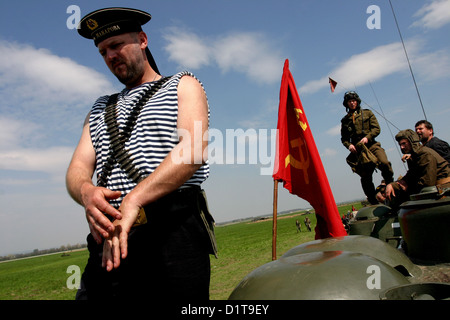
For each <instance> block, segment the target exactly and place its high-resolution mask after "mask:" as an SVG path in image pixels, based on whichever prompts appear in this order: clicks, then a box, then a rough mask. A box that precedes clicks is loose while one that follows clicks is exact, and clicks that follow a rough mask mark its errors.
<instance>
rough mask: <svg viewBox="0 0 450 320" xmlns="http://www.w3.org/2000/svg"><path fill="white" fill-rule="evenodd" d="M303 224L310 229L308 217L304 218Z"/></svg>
mask: <svg viewBox="0 0 450 320" xmlns="http://www.w3.org/2000/svg"><path fill="white" fill-rule="evenodd" d="M305 226H306V229H308V231H311V220H310V219H309V218H308V217H306V218H305Z"/></svg>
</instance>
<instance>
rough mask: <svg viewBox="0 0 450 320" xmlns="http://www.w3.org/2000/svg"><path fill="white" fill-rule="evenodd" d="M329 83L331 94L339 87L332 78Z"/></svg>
mask: <svg viewBox="0 0 450 320" xmlns="http://www.w3.org/2000/svg"><path fill="white" fill-rule="evenodd" d="M328 82H329V83H330V88H331V92H334V89H336V86H337V82H336V81H334V80H333V79H331V78H328Z"/></svg>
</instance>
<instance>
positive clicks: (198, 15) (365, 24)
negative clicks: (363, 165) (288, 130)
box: [0, 0, 450, 255]
mask: <svg viewBox="0 0 450 320" xmlns="http://www.w3.org/2000/svg"><path fill="white" fill-rule="evenodd" d="M391 1H392V5H393V7H394V9H395V13H396V17H397V20H398V24H399V27H400V30H401V34H402V36H403V40H404V44H405V48H406V51H407V54H408V58H409V61H410V63H411V69H410V68H409V66H408V62H407V58H406V55H405V51H404V48H403V46H402V42H401V40H400V35H399V33H398V31H397V27H396V24H395V20H394V16H393V14H392V11H391V7H390V4H389V1H388V0H383V1H375V0H345V1H335V0H322V1H307V0H277V1H274V0H270V1H269V0H258V1H256V0H239V1H237V0H226V1H225V0H215V1H211V0H209V1H207V0H195V1H194V0H167V1H161V0H160V1H156V0H145V1H143V0H134V1H133V0H131V1H85V0H70V1H63V0H59V1H56V0H54V1H50V0H41V1H23V0H17V1H1V2H0V30H1V31H0V203H1V205H0V221H1V223H0V255H7V254H11V253H18V252H25V251H31V250H34V249H46V248H53V247H59V246H61V245H67V244H77V243H84V242H85V238H86V236H87V234H88V226H87V222H86V218H85V215H84V210H83V208H82V207H81V206H79V205H78V204H76V203H75V202H74V201H73V200H72V199H71V198H70V197H69V195H68V194H67V191H66V187H65V173H66V170H67V167H68V164H69V162H70V159H71V156H72V153H73V151H74V149H75V147H76V145H77V143H78V140H79V138H80V135H81V128H82V124H83V120H84V118H85V116H86V114H87V113H88V112H89V110H90V108H91V106H92V104H93V103H94V101H95V100H96V98H97V97H99V96H101V95H105V94H111V93H114V92H118V91H120V90H121V89H122V85H121V84H120V83H119V82H118V81H117V79H115V77H114V76H113V75H112V74H111V73H110V72H109V70H108V69H107V67H106V65H105V64H104V62H103V60H102V58H101V56H100V54H99V53H98V50H97V48H96V47H95V46H94V44H93V42H92V41H90V40H87V39H84V38H82V37H81V36H79V35H78V33H77V31H76V28H75V27H74V26H75V25H76V23H77V22H78V21H79V19H80V15H81V17H82V16H84V15H85V14H87V13H89V12H91V11H93V10H96V9H99V8H103V7H112V6H121V7H124V6H125V7H133V8H137V9H141V10H144V11H147V12H149V13H150V14H151V15H152V19H151V21H150V22H149V23H147V24H146V25H144V27H143V29H144V31H145V32H146V33H147V35H148V37H149V47H150V50H151V51H152V54H153V56H154V57H155V60H156V61H157V64H158V67H159V70H160V71H161V73H162V74H164V75H171V74H175V73H177V72H179V71H183V70H189V71H191V72H193V73H194V74H195V75H196V76H197V77H198V78H199V79H200V81H201V82H202V83H203V85H204V87H205V90H206V93H207V96H208V102H209V105H210V109H211V122H210V132H211V137H212V138H211V141H210V144H211V146H213V147H212V148H210V149H211V150H214V153H211V154H210V162H211V175H210V177H209V178H208V180H207V181H206V182H205V183H204V184H203V188H204V189H205V191H206V193H207V196H208V203H209V207H210V210H211V212H212V214H213V215H214V217H215V219H216V222H219V223H220V222H226V221H230V220H234V219H239V218H246V217H254V216H259V215H265V214H271V212H272V206H273V187H274V183H273V179H272V176H271V174H272V169H271V165H272V166H273V161H274V155H275V152H274V150H275V129H276V126H277V115H278V102H279V90H280V84H281V74H282V70H283V65H284V62H285V60H286V59H288V60H289V66H290V71H291V73H292V75H293V77H294V79H295V83H296V86H297V89H298V92H299V95H300V98H301V100H302V103H303V107H304V110H305V114H306V117H307V119H308V122H309V125H310V128H311V130H312V133H313V136H314V139H315V142H316V145H317V149H318V151H319V153H320V156H321V159H322V163H323V165H324V168H325V171H326V173H327V177H328V180H329V183H330V187H331V189H332V192H333V195H334V198H335V200H336V202H344V201H351V200H354V199H363V198H364V194H363V192H362V189H361V185H360V182H359V177H358V176H357V175H356V174H353V173H352V172H351V169H350V168H349V167H348V165H347V164H346V162H345V158H346V156H347V155H348V150H346V149H345V148H344V147H343V146H342V144H341V142H340V119H341V118H342V117H343V116H344V114H345V109H344V107H343V105H342V100H343V94H344V92H345V91H347V90H356V91H357V92H358V94H359V95H360V97H361V98H362V100H363V107H364V108H370V109H371V110H372V111H373V112H374V113H375V114H376V115H377V118H378V121H379V123H380V126H381V134H380V136H379V137H378V138H377V140H378V141H380V142H381V145H382V147H383V148H384V149H385V150H386V152H387V155H388V158H389V160H390V161H391V162H392V165H393V169H394V173H395V176H399V175H402V174H404V173H405V172H406V169H407V168H406V167H405V166H404V164H403V163H402V162H401V160H400V158H401V154H400V151H399V148H398V146H397V143H396V142H395V140H394V139H393V136H395V134H396V133H397V132H398V131H399V130H403V129H407V128H411V129H413V128H414V124H415V123H416V122H417V121H418V120H421V119H424V118H427V119H428V120H429V121H430V122H432V124H433V125H434V128H435V135H436V136H438V137H440V138H441V139H443V140H446V141H450V126H449V125H448V123H449V121H448V120H449V116H450V108H449V107H450V105H449V98H450V97H449V89H450V40H449V39H450V38H449V36H448V35H449V34H450V0H425V1H408V0H391ZM410 70H412V71H413V74H414V79H415V81H416V83H417V88H418V90H416V87H415V85H414V81H413V77H412V75H411V71H410ZM328 77H331V78H333V79H334V80H336V81H337V82H338V85H337V88H336V91H335V92H334V93H332V92H331V90H330V86H329V83H328ZM417 91H418V92H417ZM419 97H420V99H419ZM420 100H421V101H422V104H421V102H420ZM422 106H423V107H422ZM385 119H388V120H389V122H388V121H386V120H385ZM238 137H239V138H238ZM374 181H375V184H378V183H379V182H380V181H381V175H380V172H376V173H375V174H374ZM308 207H310V205H309V203H307V202H306V201H304V200H302V199H300V198H299V197H297V196H294V195H291V194H289V192H288V191H286V190H285V189H283V188H282V187H281V184H280V185H279V195H278V211H285V210H291V209H296V208H308Z"/></svg>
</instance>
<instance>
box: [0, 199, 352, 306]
mask: <svg viewBox="0 0 450 320" xmlns="http://www.w3.org/2000/svg"><path fill="white" fill-rule="evenodd" d="M354 205H355V207H356V208H357V209H359V208H360V207H361V205H360V204H359V203H354ZM350 208H351V204H349V205H344V206H340V207H339V212H340V214H341V215H342V214H343V213H346V212H347V210H349V209H350ZM299 214H300V213H292V214H288V215H284V216H279V217H278V220H277V221H278V223H277V225H278V228H277V234H278V237H277V257H280V256H281V255H282V254H283V253H284V252H286V251H287V250H289V249H291V248H293V247H295V246H297V245H299V244H301V243H304V242H308V241H311V240H314V227H315V225H316V218H315V215H314V214H309V215H307V216H308V217H309V218H310V219H311V221H312V228H313V231H312V232H308V231H307V230H306V228H305V226H304V224H303V220H304V218H305V216H299ZM296 219H298V220H299V221H301V222H302V232H297V229H296V226H295V220H296ZM215 231H216V238H217V243H218V247H219V259H216V258H214V257H213V256H211V286H210V293H211V294H210V296H211V300H224V299H228V297H229V295H230V294H231V292H232V291H233V289H234V288H235V287H236V285H237V284H238V283H239V282H240V281H241V280H242V279H243V278H244V277H245V276H246V275H247V274H248V273H250V272H251V271H252V270H254V269H255V268H257V267H259V266H261V265H263V264H265V263H268V262H270V261H272V220H262V221H257V222H241V223H236V224H230V225H225V226H218V227H217V228H216V230H215ZM87 258H88V252H87V250H82V251H74V252H70V253H69V255H62V254H61V253H60V254H53V255H47V256H39V257H34V258H29V259H22V260H16V261H8V262H3V263H0V300H73V299H74V297H75V294H76V290H73V289H72V290H71V289H68V288H67V280H68V279H69V277H71V276H72V273H67V270H68V267H69V266H72V265H75V266H78V267H79V268H80V269H81V272H82V271H83V269H84V266H85V265H86V261H87Z"/></svg>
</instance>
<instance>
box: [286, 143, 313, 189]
mask: <svg viewBox="0 0 450 320" xmlns="http://www.w3.org/2000/svg"><path fill="white" fill-rule="evenodd" d="M289 142H290V145H291V147H292V148H298V149H299V151H300V152H299V154H300V160H297V159H295V158H294V156H293V155H291V154H288V155H287V157H286V159H285V160H284V166H285V168H286V167H287V166H288V164H290V165H291V166H293V167H294V168H295V169H300V170H303V174H304V177H305V183H306V184H309V176H308V168H309V155H308V153H307V152H306V153H304V152H303V150H302V146H304V145H305V142H304V140H303V139H294V140H291V141H289Z"/></svg>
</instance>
